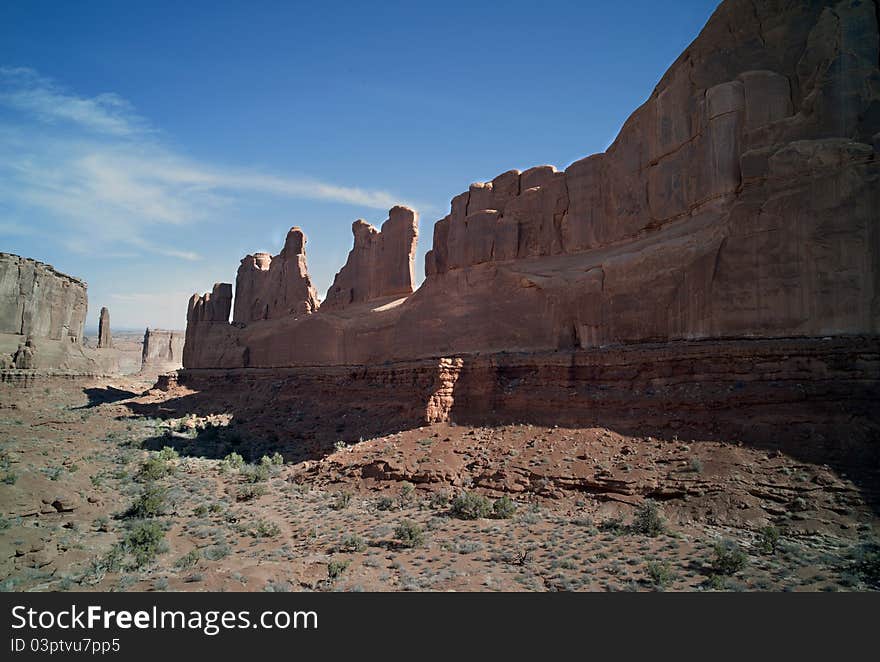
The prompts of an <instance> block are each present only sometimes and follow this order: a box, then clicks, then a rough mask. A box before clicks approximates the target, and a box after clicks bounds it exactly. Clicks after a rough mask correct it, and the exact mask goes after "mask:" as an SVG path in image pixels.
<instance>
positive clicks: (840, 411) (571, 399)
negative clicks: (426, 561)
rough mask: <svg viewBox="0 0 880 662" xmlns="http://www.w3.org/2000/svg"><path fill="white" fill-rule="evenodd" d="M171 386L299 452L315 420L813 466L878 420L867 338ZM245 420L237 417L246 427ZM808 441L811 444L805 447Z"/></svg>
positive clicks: (653, 349)
mask: <svg viewBox="0 0 880 662" xmlns="http://www.w3.org/2000/svg"><path fill="white" fill-rule="evenodd" d="M178 378H179V379H180V381H181V382H182V383H183V384H184V385H186V386H187V387H189V388H192V389H194V390H196V391H199V392H201V393H212V392H213V393H216V394H220V395H222V398H223V400H224V401H226V400H227V399H233V398H235V397H240V398H243V399H244V400H246V401H247V402H265V401H267V400H268V399H271V400H272V403H273V408H274V409H273V413H274V414H275V416H274V418H273V422H274V423H277V421H278V420H284V421H287V422H290V423H291V424H293V422H295V421H297V420H301V419H303V418H305V419H306V422H305V423H304V424H303V428H305V429H300V430H298V431H297V433H295V432H293V431H292V430H289V431H287V432H288V438H299V437H301V438H302V439H303V443H304V444H306V443H307V442H306V441H305V440H306V439H307V438H308V436H309V434H310V433H314V432H315V426H317V425H318V421H323V422H324V425H325V426H326V425H328V424H329V423H328V422H332V428H331V429H332V430H333V434H336V435H340V434H342V435H345V434H346V433H347V434H348V435H349V438H351V435H353V439H352V440H353V441H356V440H357V438H358V435H365V434H366V435H369V434H377V435H379V434H387V433H388V430H395V431H396V430H401V429H406V428H407V427H413V426H415V427H418V426H421V425H424V424H425V423H435V422H443V421H453V422H456V423H461V424H477V425H484V424H492V423H524V422H530V423H535V424H545V425H560V426H573V427H583V426H600V427H609V428H612V429H616V430H618V431H620V432H626V431H627V430H630V429H631V431H632V432H634V433H640V434H645V430H652V429H655V430H657V431H658V432H660V431H669V430H670V429H672V430H677V431H678V432H679V433H680V434H681V435H682V437H683V438H688V435H689V434H691V433H692V432H693V430H694V429H696V430H699V432H698V433H694V434H697V435H698V436H699V437H700V438H706V436H712V435H717V436H718V437H719V438H722V439H725V440H726V441H730V439H731V438H734V439H744V440H747V441H749V442H762V441H764V442H767V441H769V442H772V443H773V444H774V445H775V446H776V447H781V446H785V445H786V444H788V445H790V446H791V448H790V450H791V451H792V452H794V453H795V454H797V455H799V456H801V457H807V456H809V455H810V454H814V455H815V456H816V458H820V457H822V456H823V454H824V457H825V459H824V460H822V461H827V457H828V456H827V453H828V451H829V449H830V448H834V447H835V446H836V445H837V447H838V448H847V449H849V450H848V451H847V452H852V453H854V454H858V453H864V452H865V449H868V452H871V451H870V449H871V448H873V446H874V444H872V443H870V442H871V439H872V438H873V437H871V435H872V434H873V433H872V432H871V431H872V430H875V429H876V425H877V423H878V421H880V404H878V403H880V397H878V396H880V341H878V338H877V337H873V338H865V337H849V338H839V339H813V338H803V339H766V340H765V339H754V340H732V341H731V340H711V341H705V342H688V341H676V342H670V343H643V344H639V345H631V346H619V347H609V348H604V349H598V350H596V349H594V350H573V351H571V352H564V353H563V352H536V353H529V354H514V353H508V354H496V355H482V356H468V357H456V358H441V359H422V360H419V361H402V362H397V363H393V364H376V365H369V366H363V367H354V366H322V367H298V368H264V369H260V368H235V369H229V370H218V369H208V370H199V369H193V370H184V371H182V372H181V373H180V374H179V377H178ZM232 394H236V395H232ZM258 406H259V407H262V406H263V405H258ZM250 413H251V412H250V411H248V412H242V417H243V418H247V419H249V420H250V419H251V418H252V417H251V416H250V415H249V414H250ZM346 417H348V418H346ZM355 417H358V418H357V420H358V424H357V425H350V426H349V427H348V429H347V430H346V431H345V433H340V432H339V430H338V429H337V423H340V422H345V421H351V420H352V419H354V418H355ZM373 426H375V427H373ZM688 428H690V431H689V429H688ZM795 429H797V430H800V431H801V432H802V433H803V435H802V436H801V435H798V434H794V433H793V430H795ZM276 432H277V430H276ZM270 433H271V432H270V430H266V434H270ZM819 436H821V437H822V438H823V439H825V442H824V446H823V445H822V444H816V443H815V440H816V439H817V437H819ZM339 438H340V436H336V437H335V439H339ZM803 439H807V440H810V441H811V443H806V444H805V443H799V442H800V441H801V440H803ZM331 443H332V442H331ZM498 469H499V470H503V468H501V467H498ZM427 470H428V471H430V467H428V468H427ZM408 480H414V479H413V478H412V477H411V478H408ZM416 480H417V481H418V482H422V481H423V480H425V481H430V479H429V478H428V476H427V475H425V476H423V477H422V478H420V479H418V478H417V479H416Z"/></svg>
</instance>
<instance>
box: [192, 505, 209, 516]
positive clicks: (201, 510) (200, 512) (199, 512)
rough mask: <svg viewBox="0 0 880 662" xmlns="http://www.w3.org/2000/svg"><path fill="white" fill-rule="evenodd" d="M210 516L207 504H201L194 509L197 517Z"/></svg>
mask: <svg viewBox="0 0 880 662" xmlns="http://www.w3.org/2000/svg"><path fill="white" fill-rule="evenodd" d="M207 514H208V507H207V506H206V505H205V504H200V505H198V506H196V507H195V508H193V515H195V516H196V517H204V516H205V515H207Z"/></svg>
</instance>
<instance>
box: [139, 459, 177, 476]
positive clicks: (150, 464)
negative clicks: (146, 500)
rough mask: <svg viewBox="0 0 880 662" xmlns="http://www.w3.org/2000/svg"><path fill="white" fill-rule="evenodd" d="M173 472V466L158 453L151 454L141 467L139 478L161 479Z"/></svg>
mask: <svg viewBox="0 0 880 662" xmlns="http://www.w3.org/2000/svg"><path fill="white" fill-rule="evenodd" d="M172 473H174V467H173V466H172V465H171V464H169V463H168V461H167V460H165V459H164V458H162V457H160V456H159V455H153V456H151V457H150V458H149V459H147V461H146V462H144V464H143V466H142V467H141V472H140V478H141V480H161V479H162V478H165V476H169V475H171V474H172Z"/></svg>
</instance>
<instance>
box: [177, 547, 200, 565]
mask: <svg viewBox="0 0 880 662" xmlns="http://www.w3.org/2000/svg"><path fill="white" fill-rule="evenodd" d="M200 558H202V555H201V554H199V550H197V549H191V550H190V551H189V552H188V553H186V554H184V555H183V556H181V557H180V558H179V559H177V563H175V565H176V566H177V567H178V568H181V569H187V568H192V567H193V566H195V564H196V563H198V562H199V559H200Z"/></svg>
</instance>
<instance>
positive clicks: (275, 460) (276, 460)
mask: <svg viewBox="0 0 880 662" xmlns="http://www.w3.org/2000/svg"><path fill="white" fill-rule="evenodd" d="M269 461H270V462H271V463H272V464H274V465H275V466H276V467H280V466H281V465H282V464H284V456H283V455H282V454H281V453H277V452H276V453H272V457H271V458H269Z"/></svg>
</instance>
